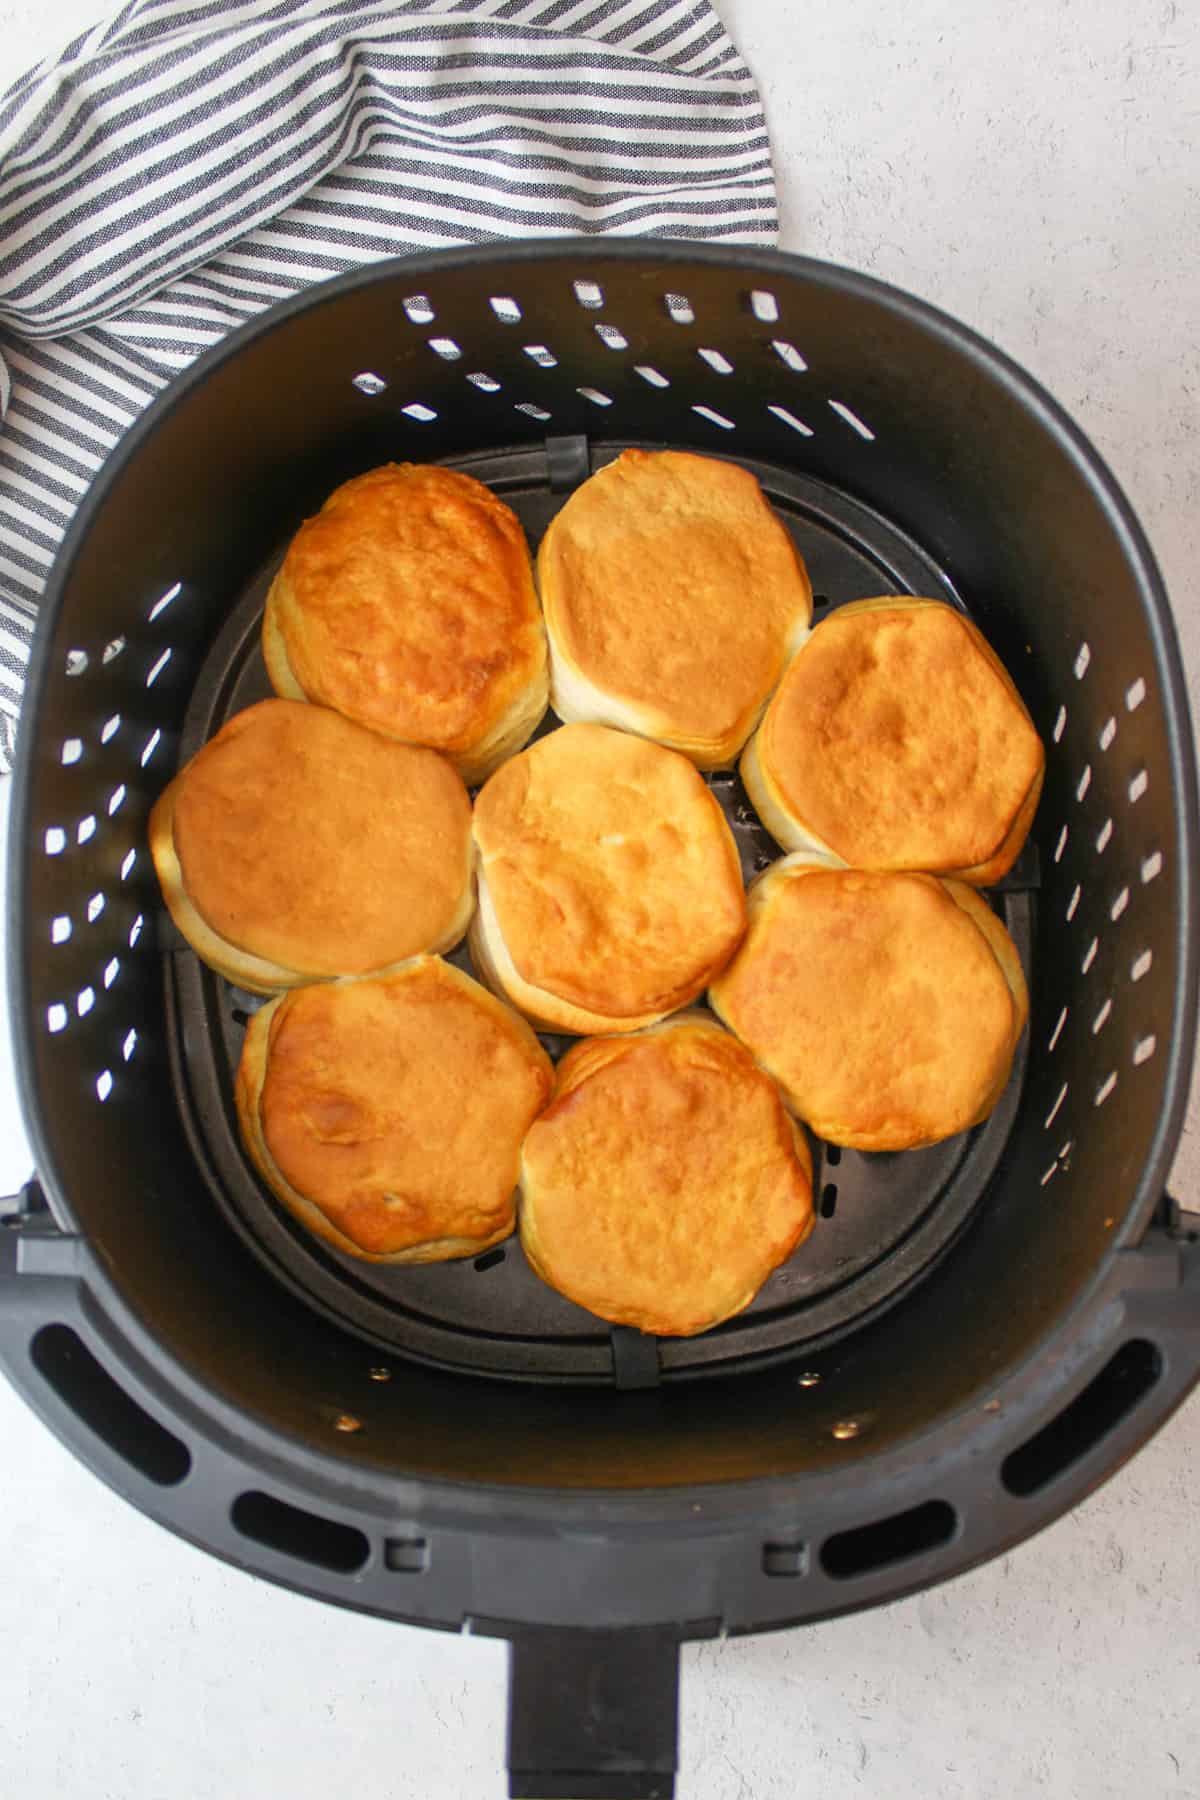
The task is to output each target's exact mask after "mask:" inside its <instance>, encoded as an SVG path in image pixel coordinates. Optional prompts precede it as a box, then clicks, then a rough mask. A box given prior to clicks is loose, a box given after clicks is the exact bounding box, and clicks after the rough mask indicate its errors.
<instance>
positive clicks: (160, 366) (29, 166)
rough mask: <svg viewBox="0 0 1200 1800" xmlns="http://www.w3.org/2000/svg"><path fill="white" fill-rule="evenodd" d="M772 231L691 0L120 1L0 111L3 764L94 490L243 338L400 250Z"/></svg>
mask: <svg viewBox="0 0 1200 1800" xmlns="http://www.w3.org/2000/svg"><path fill="white" fill-rule="evenodd" d="M776 231H777V215H776V203H775V189H774V182H773V179H772V173H771V162H770V149H769V145H768V141H767V133H766V124H765V121H764V117H763V110H762V104H761V101H760V99H759V95H758V91H757V89H756V87H755V84H754V80H753V78H752V76H751V74H750V71H749V70H748V69H747V67H746V65H745V63H744V62H743V61H742V60H741V57H740V56H739V54H738V52H737V50H736V49H735V48H734V46H733V44H732V43H731V42H730V40H729V38H728V36H727V35H726V32H725V29H724V27H723V26H722V24H721V23H720V21H719V20H718V18H717V17H716V15H715V13H714V12H713V10H712V8H711V6H710V5H709V4H708V0H386V3H384V0H377V3H376V4H368V3H367V0H130V3H129V4H126V5H124V6H122V7H121V8H120V10H119V11H118V12H117V13H116V14H115V15H114V16H112V17H110V18H109V19H108V21H107V22H106V23H104V24H101V25H97V26H96V27H95V28H94V29H93V30H91V31H89V32H86V33H85V34H84V35H83V36H82V37H79V38H77V39H75V41H74V42H73V43H71V44H70V45H69V46H68V47H67V48H66V49H65V50H64V51H63V53H62V54H61V56H59V57H57V58H54V59H52V60H50V61H48V62H45V63H42V64H41V65H39V67H37V68H36V69H33V70H31V71H30V73H29V74H27V75H26V76H25V77H24V78H23V79H22V80H21V81H19V82H18V83H17V84H16V86H15V87H14V88H12V89H11V90H10V92H9V93H8V94H7V95H6V96H5V97H4V98H3V100H0V408H2V409H3V424H2V426H0V766H4V767H7V765H8V760H9V756H10V753H11V747H12V731H13V726H14V723H15V720H16V716H17V710H18V706H19V702H20V694H21V685H22V680H23V674H24V669H25V665H26V659H27V656H28V649H29V641H30V636H31V633H32V628H33V623H34V618H35V615H36V611H37V605H38V599H39V596H40V594H41V591H42V586H43V582H44V579H45V576H46V573H47V570H48V569H49V566H50V563H51V561H52V560H53V557H54V553H55V550H56V548H57V546H58V544H59V542H60V540H61V538H62V534H63V531H64V530H65V528H66V525H67V524H68V522H69V520H70V517H71V515H72V512H73V511H74V509H75V507H76V505H77V504H78V501H79V499H80V497H81V495H82V494H83V493H84V491H85V489H86V488H87V486H88V484H89V482H90V481H91V479H92V477H93V475H94V474H95V472H96V470H97V469H98V468H99V466H100V464H101V463H102V462H103V460H104V458H105V457H106V456H107V454H108V453H109V451H110V450H111V449H112V447H113V445H114V444H115V443H116V442H117V440H118V438H119V437H120V436H121V434H122V433H123V432H124V431H125V430H126V428H127V427H128V426H129V425H130V424H131V423H132V422H133V420H134V419H135V418H136V417H137V416H138V414H139V413H140V412H141V411H142V409H143V408H144V407H145V405H146V404H147V402H148V401H149V400H150V399H151V398H152V397H153V396H154V394H155V393H156V392H157V391H158V390H159V388H161V387H162V386H163V384H164V383H165V382H167V381H168V380H170V378H171V377H172V376H173V375H174V374H176V373H177V372H178V371H179V370H180V369H182V368H184V367H185V366H186V365H187V364H188V363H189V362H190V361H191V360H192V358H193V357H195V356H196V355H198V354H199V353H200V352H201V351H202V350H205V349H207V348H208V347H209V346H210V345H211V344H213V343H215V342H216V341H217V340H218V339H219V338H220V337H221V336H222V335H223V334H224V333H225V332H227V331H228V330H230V329H231V328H232V327H233V326H235V325H239V324H241V323H242V322H243V321H244V320H246V319H248V318H250V317H251V316H252V315H253V314H255V313H256V312H258V311H259V310H260V309H261V308H262V307H264V306H268V305H270V304H271V303H272V302H273V301H276V300H279V299H282V298H284V297H285V296H286V295H288V294H291V293H294V292H295V291H296V290H297V289H298V288H302V287H304V286H306V285H307V284H308V283H309V282H312V281H318V280H321V279H322V278H324V277H326V276H330V275H334V274H337V273H339V272H340V271H341V270H343V269H347V268H351V267H354V266H357V265H359V264H362V263H367V262H372V261H374V260H376V259H378V258H380V257H384V256H394V255H396V254H397V253H398V252H402V251H404V250H417V249H436V248H441V247H445V246H448V245H451V244H456V243H464V242H479V241H481V240H485V239H488V238H494V237H526V236H538V235H548V236H562V235H566V234H570V233H573V232H618V233H622V234H624V235H634V234H648V235H654V236H660V237H675V238H696V239H709V240H722V239H724V240H741V241H746V240H750V241H755V242H759V243H768V244H769V243H772V242H774V239H775V235H776Z"/></svg>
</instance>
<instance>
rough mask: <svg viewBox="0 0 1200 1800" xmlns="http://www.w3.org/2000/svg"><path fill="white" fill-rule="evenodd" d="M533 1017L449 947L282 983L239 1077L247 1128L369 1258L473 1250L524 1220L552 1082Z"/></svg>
mask: <svg viewBox="0 0 1200 1800" xmlns="http://www.w3.org/2000/svg"><path fill="white" fill-rule="evenodd" d="M553 1079H554V1076H553V1071H552V1069H551V1067H550V1059H549V1057H548V1056H547V1055H546V1053H545V1051H544V1050H543V1049H542V1047H541V1045H540V1044H539V1043H538V1041H537V1039H536V1038H535V1037H534V1035H533V1033H532V1031H530V1029H529V1027H528V1026H527V1025H526V1024H525V1022H524V1020H523V1019H519V1018H518V1017H517V1015H516V1014H515V1013H514V1012H512V1011H510V1009H509V1008H508V1007H506V1006H503V1005H501V1003H500V1001H498V1000H496V999H494V998H493V997H492V995H491V994H489V993H487V992H486V990H485V989H483V988H481V987H480V986H479V984H478V982H475V981H472V980H471V978H470V976H469V975H464V974H462V973H461V971H460V970H458V969H456V968H454V967H452V966H451V965H450V964H449V963H444V962H442V961H441V960H440V959H439V958H438V957H435V956H422V957H417V958H415V959H414V960H413V961H412V962H410V963H406V964H405V966H404V967H403V968H402V969H398V970H396V972H395V973H394V974H391V975H386V976H384V977H382V978H381V979H379V980H374V979H366V978H364V979H361V980H358V981H337V982H327V983H323V984H322V985H320V986H318V987H306V988H299V989H297V990H295V991H294V992H292V993H290V994H283V995H280V996H279V998H278V999H275V1000H273V1001H271V1002H270V1003H269V1004H268V1005H266V1006H264V1007H263V1008H262V1009H261V1010H260V1011H259V1012H257V1013H255V1015H254V1017H253V1018H252V1019H251V1021H250V1024H249V1026H248V1027H247V1030H246V1038H245V1042H244V1044H243V1046H242V1058H241V1063H240V1065H239V1067H238V1074H237V1088H236V1098H237V1111H238V1122H239V1124H240V1125H241V1130H242V1139H243V1141H244V1143H245V1145H246V1148H247V1150H248V1151H249V1153H250V1156H251V1158H252V1160H253V1162H254V1164H255V1166H256V1168H257V1169H258V1172H259V1174H260V1175H261V1176H262V1178H263V1180H264V1181H265V1182H266V1184H267V1186H268V1187H269V1188H270V1189H271V1191H272V1193H273V1194H274V1195H275V1196H276V1198H277V1199H279V1200H280V1201H282V1203H283V1205H284V1206H285V1207H287V1209H288V1211H289V1212H291V1213H292V1214H293V1215H294V1216H295V1217H296V1218H297V1219H298V1220H299V1221H300V1223H301V1224H302V1225H305V1226H307V1227H308V1229H309V1230H310V1231H312V1232H314V1233H315V1234H316V1235H317V1236H318V1237H320V1238H324V1239H325V1241H326V1242H327V1243H329V1244H332V1245H333V1246H334V1248H335V1249H338V1250H344V1251H348V1252H349V1253H350V1255H352V1256H360V1257H363V1258H365V1259H366V1260H367V1261H370V1262H390V1263H423V1262H442V1261H445V1260H446V1259H447V1258H450V1257H456V1256H475V1255H477V1254H478V1253H479V1251H481V1250H486V1249H487V1248H488V1247H489V1245H491V1244H497V1243H499V1242H500V1240H501V1239H502V1238H506V1237H507V1236H508V1235H509V1233H510V1232H511V1231H512V1229H513V1221H514V1191H515V1188H516V1183H517V1173H518V1163H519V1156H520V1148H521V1140H522V1138H523V1137H524V1135H525V1133H526V1131H527V1130H528V1128H529V1126H530V1124H531V1123H532V1121H533V1120H534V1119H535V1118H536V1116H537V1114H538V1113H539V1112H540V1111H541V1109H542V1107H543V1106H544V1105H545V1102H546V1100H547V1098H548V1096H549V1094H550V1090H551V1087H552V1085H553Z"/></svg>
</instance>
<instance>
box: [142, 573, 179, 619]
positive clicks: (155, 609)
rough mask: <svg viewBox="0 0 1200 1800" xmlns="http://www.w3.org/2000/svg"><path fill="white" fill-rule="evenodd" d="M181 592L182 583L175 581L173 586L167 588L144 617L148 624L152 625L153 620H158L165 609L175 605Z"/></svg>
mask: <svg viewBox="0 0 1200 1800" xmlns="http://www.w3.org/2000/svg"><path fill="white" fill-rule="evenodd" d="M182 592H183V583H182V581H177V582H175V584H174V586H172V587H169V588H168V589H167V591H166V593H165V594H160V595H159V597H158V599H157V600H156V601H155V602H154V604H153V606H152V607H151V608H150V611H149V612H148V613H147V614H146V617H147V619H148V620H149V622H150V623H151V624H152V625H153V623H154V621H155V619H160V618H161V617H162V615H163V613H165V612H166V610H167V608H168V607H169V606H173V605H174V604H175V602H176V600H178V598H179V596H180V594H181V593H182Z"/></svg>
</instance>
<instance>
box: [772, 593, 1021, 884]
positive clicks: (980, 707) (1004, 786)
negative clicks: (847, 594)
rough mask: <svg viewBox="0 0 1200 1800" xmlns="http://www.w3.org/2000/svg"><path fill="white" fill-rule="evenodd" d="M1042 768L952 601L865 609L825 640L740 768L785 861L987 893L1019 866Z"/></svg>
mask: <svg viewBox="0 0 1200 1800" xmlns="http://www.w3.org/2000/svg"><path fill="white" fill-rule="evenodd" d="M1044 767H1045V756H1044V753H1043V750H1042V744H1041V740H1040V739H1039V737H1038V735H1037V732H1036V731H1035V730H1034V728H1033V723H1032V721H1031V720H1030V717H1029V714H1028V713H1027V712H1026V710H1025V706H1024V704H1023V702H1022V700H1021V697H1020V695H1019V694H1018V693H1017V690H1016V688H1015V687H1014V685H1013V683H1012V680H1011V679H1010V677H1009V675H1008V673H1007V671H1006V670H1005V668H1004V666H1003V664H1002V663H1001V662H1000V659H999V658H998V657H997V656H996V654H995V652H994V651H993V650H992V649H991V647H990V645H989V644H988V643H987V641H986V639H985V638H984V637H983V636H982V634H981V633H980V632H979V631H978V630H977V629H976V627H975V626H974V625H973V624H972V623H971V621H970V620H969V619H968V618H967V617H966V616H965V615H964V614H963V613H960V612H958V611H957V610H956V609H955V608H954V607H951V606H946V605H944V604H943V603H942V602H941V601H935V600H919V599H907V598H885V599H877V600H859V601H855V602H853V603H852V604H851V605H849V606H843V607H841V608H839V610H838V611H837V612H835V613H832V614H831V615H830V617H829V618H828V619H826V620H825V621H824V622H823V623H822V624H820V625H818V626H817V628H816V630H815V631H814V632H813V633H812V635H811V636H810V637H809V639H808V642H807V643H806V644H805V645H804V647H803V649H802V650H801V651H800V652H799V653H798V655H797V656H796V657H795V658H794V660H793V661H792V663H791V664H790V666H789V668H788V670H787V673H786V674H785V676H784V678H783V680H782V682H781V683H780V685H779V687H778V689H777V691H776V693H775V695H774V698H773V699H772V701H771V704H770V705H769V706H768V708H767V711H766V713H765V715H764V717H763V722H762V724H761V725H760V726H759V728H758V730H757V731H756V732H755V734H754V736H753V738H752V739H751V740H750V743H749V744H748V745H747V747H746V751H745V754H744V755H743V757H742V761H741V774H742V780H743V781H744V782H745V785H746V791H747V793H748V794H749V796H750V798H751V800H752V801H753V803H754V806H755V808H756V810H757V812H758V814H759V816H760V818H761V819H762V821H763V823H764V825H765V826H766V827H767V829H768V831H770V833H771V835H772V836H773V837H774V838H775V839H776V840H777V841H778V842H779V843H780V844H782V845H783V846H784V848H785V849H788V850H816V851H818V852H822V853H826V854H831V855H833V856H834V857H835V858H836V859H837V860H838V861H840V862H842V863H844V864H847V865H849V866H851V867H853V868H862V869H919V870H925V871H929V872H932V873H934V874H939V875H951V876H954V877H956V878H957V879H958V880H960V881H966V882H969V883H970V884H971V885H972V886H975V887H986V886H988V885H989V884H990V883H992V882H994V881H999V880H1000V879H1001V877H1002V876H1004V875H1006V874H1007V873H1008V871H1009V869H1010V868H1011V867H1012V865H1013V863H1014V862H1015V861H1016V859H1017V857H1018V855H1019V854H1020V851H1021V847H1022V845H1023V844H1024V842H1025V838H1026V836H1027V835H1028V832H1029V828H1030V825H1031V824H1032V822H1033V816H1034V813H1035V811H1036V810H1037V803H1038V798H1039V796H1040V794H1041V790H1042V776H1043V772H1044Z"/></svg>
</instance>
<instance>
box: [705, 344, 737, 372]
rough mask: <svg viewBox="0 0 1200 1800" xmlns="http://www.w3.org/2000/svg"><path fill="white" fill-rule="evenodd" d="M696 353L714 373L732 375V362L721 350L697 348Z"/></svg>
mask: <svg viewBox="0 0 1200 1800" xmlns="http://www.w3.org/2000/svg"><path fill="white" fill-rule="evenodd" d="M696 355H697V356H698V357H699V358H700V359H701V361H702V362H705V363H707V364H708V366H709V368H710V369H711V370H712V371H713V373H714V375H732V374H733V364H732V363H731V362H730V360H729V358H728V357H727V356H726V355H725V354H724V353H723V352H722V351H720V350H710V349H707V348H705V349H700V350H697V352H696Z"/></svg>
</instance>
